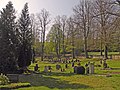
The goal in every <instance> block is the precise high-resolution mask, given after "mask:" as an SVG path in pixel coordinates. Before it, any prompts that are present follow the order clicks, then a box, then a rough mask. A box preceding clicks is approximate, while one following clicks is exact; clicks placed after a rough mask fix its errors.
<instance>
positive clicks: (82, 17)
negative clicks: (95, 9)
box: [73, 0, 92, 58]
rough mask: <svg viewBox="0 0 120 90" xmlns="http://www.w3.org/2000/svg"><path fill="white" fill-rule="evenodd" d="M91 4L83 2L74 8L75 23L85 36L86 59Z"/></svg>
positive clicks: (83, 0) (86, 55) (84, 0)
mask: <svg viewBox="0 0 120 90" xmlns="http://www.w3.org/2000/svg"><path fill="white" fill-rule="evenodd" d="M90 10H91V3H90V1H87V0H82V1H81V2H80V4H78V5H77V6H75V7H74V8H73V11H74V16H75V23H76V24H77V25H79V30H80V31H81V32H82V34H83V39H84V52H85V57H86V58H88V51H87V48H88V36H89V33H90V30H91V22H92V14H91V11H90Z"/></svg>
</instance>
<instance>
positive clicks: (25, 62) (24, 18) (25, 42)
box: [18, 3, 32, 69]
mask: <svg viewBox="0 0 120 90" xmlns="http://www.w3.org/2000/svg"><path fill="white" fill-rule="evenodd" d="M30 23H31V21H30V17H29V11H28V3H26V4H25V5H24V8H23V10H22V13H21V17H20V18H19V20H18V27H19V28H18V31H19V34H18V35H19V36H18V38H19V42H20V43H19V56H18V66H19V67H20V68H23V69H26V68H27V66H29V65H30V64H31V60H32V30H31V29H30Z"/></svg>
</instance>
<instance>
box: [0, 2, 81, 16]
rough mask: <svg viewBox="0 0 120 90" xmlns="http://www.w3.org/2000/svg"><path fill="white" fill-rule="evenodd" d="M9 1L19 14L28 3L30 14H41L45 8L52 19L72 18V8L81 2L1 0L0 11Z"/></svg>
mask: <svg viewBox="0 0 120 90" xmlns="http://www.w3.org/2000/svg"><path fill="white" fill-rule="evenodd" d="M8 1H12V3H13V5H14V7H15V9H16V11H17V13H20V12H21V10H22V9H23V7H24V4H25V3H26V2H28V5H29V12H30V13H39V12H40V11H41V9H43V8H44V9H46V10H47V11H49V13H50V15H51V17H55V16H57V15H67V16H71V15H72V12H73V11H72V8H73V7H74V6H75V5H77V4H78V3H79V0H0V10H2V8H4V7H5V5H6V4H7V3H8Z"/></svg>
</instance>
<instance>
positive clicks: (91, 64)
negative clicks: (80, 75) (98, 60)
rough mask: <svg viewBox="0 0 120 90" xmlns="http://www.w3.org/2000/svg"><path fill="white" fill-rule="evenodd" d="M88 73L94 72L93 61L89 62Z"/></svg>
mask: <svg viewBox="0 0 120 90" xmlns="http://www.w3.org/2000/svg"><path fill="white" fill-rule="evenodd" d="M89 74H94V63H90V64H89Z"/></svg>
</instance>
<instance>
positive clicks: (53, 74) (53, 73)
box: [41, 72, 75, 76]
mask: <svg viewBox="0 0 120 90" xmlns="http://www.w3.org/2000/svg"><path fill="white" fill-rule="evenodd" d="M41 74H42V75H46V76H72V75H75V74H74V73H66V72H48V73H45V72H41Z"/></svg>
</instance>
